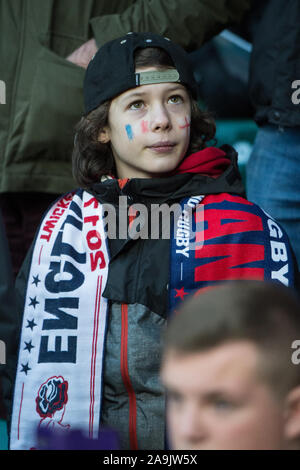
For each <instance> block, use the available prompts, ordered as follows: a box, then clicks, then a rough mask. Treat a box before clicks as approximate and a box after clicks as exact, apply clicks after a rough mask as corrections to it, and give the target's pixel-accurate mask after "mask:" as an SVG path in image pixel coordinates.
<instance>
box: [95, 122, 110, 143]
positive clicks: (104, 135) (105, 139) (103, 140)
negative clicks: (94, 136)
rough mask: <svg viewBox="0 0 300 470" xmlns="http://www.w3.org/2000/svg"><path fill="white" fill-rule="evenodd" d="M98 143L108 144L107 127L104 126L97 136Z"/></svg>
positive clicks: (108, 134) (108, 133)
mask: <svg viewBox="0 0 300 470" xmlns="http://www.w3.org/2000/svg"><path fill="white" fill-rule="evenodd" d="M98 141H99V142H101V144H108V142H110V132H109V127H107V126H106V127H103V129H101V131H100V132H99V134H98Z"/></svg>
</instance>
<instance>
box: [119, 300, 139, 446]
mask: <svg viewBox="0 0 300 470" xmlns="http://www.w3.org/2000/svg"><path fill="white" fill-rule="evenodd" d="M121 314H122V330H121V375H122V379H123V382H124V385H125V388H126V390H127V393H128V396H129V439H130V448H131V450H138V442H137V435H136V396H135V393H134V390H133V387H132V385H131V381H130V377H129V372H128V358H127V344H128V305H127V304H122V306H121Z"/></svg>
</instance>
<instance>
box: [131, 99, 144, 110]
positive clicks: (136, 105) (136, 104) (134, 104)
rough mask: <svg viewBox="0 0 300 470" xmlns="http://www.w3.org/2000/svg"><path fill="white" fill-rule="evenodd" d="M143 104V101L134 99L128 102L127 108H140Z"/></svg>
mask: <svg viewBox="0 0 300 470" xmlns="http://www.w3.org/2000/svg"><path fill="white" fill-rule="evenodd" d="M143 105H144V102H143V101H141V100H140V101H134V102H133V103H130V105H129V109H133V110H134V109H142V107H143Z"/></svg>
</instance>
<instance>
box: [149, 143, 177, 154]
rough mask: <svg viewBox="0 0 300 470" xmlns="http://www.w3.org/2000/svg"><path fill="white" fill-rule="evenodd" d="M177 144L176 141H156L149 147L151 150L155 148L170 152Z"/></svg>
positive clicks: (158, 150) (156, 150)
mask: <svg viewBox="0 0 300 470" xmlns="http://www.w3.org/2000/svg"><path fill="white" fill-rule="evenodd" d="M175 145H176V144H175V143H174V142H170V141H161V142H156V143H155V144H153V145H149V147H148V148H150V149H151V150H154V151H155V152H170V151H171V150H173V148H174V147H175Z"/></svg>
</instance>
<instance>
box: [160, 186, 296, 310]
mask: <svg viewBox="0 0 300 470" xmlns="http://www.w3.org/2000/svg"><path fill="white" fill-rule="evenodd" d="M202 199H203V200H202V201H201V202H199V204H198V205H195V207H194V208H193V210H192V213H191V217H187V211H185V209H184V208H186V207H189V206H193V205H194V202H195V198H186V199H184V200H183V201H181V206H182V214H181V216H180V217H179V218H178V219H177V223H176V224H175V225H173V227H172V230H173V232H172V238H171V246H170V249H171V256H170V282H169V307H170V313H174V312H176V311H177V309H178V307H179V305H180V303H181V302H182V301H183V300H184V299H186V298H187V297H188V296H189V295H190V294H195V293H197V292H198V291H199V290H200V289H203V288H207V287H213V286H216V285H217V284H219V283H221V282H224V281H230V280H238V279H260V280H268V281H276V282H281V283H283V284H285V285H287V286H294V265H293V258H292V253H291V249H290V244H289V240H288V237H287V235H286V233H285V232H284V230H283V229H282V228H281V227H280V226H279V224H278V223H277V222H275V221H274V219H273V218H272V217H270V216H269V215H268V214H266V213H265V212H264V211H263V210H262V209H260V208H259V207H258V206H257V205H255V204H253V203H251V202H249V201H247V200H246V199H244V198H242V197H240V196H236V195H230V194H228V193H223V194H219V195H209V196H206V197H204V198H202ZM191 231H193V232H194V233H195V236H194V238H191V237H190V235H191Z"/></svg>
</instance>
